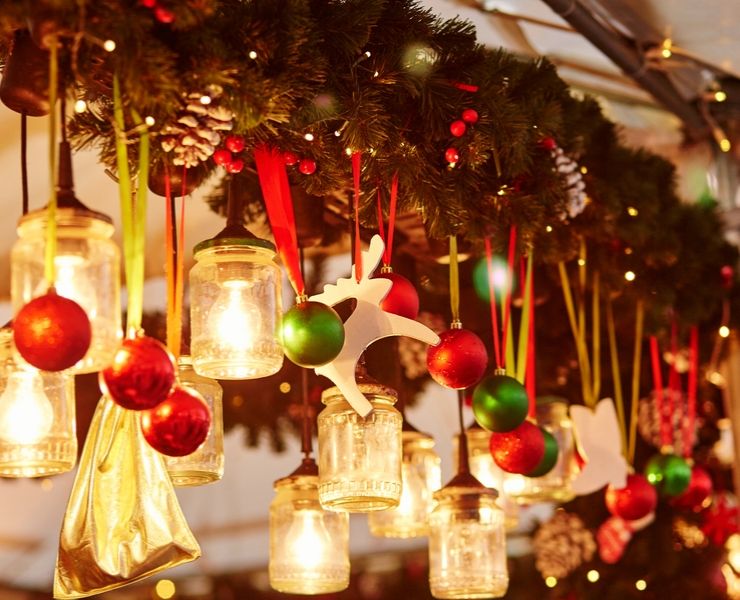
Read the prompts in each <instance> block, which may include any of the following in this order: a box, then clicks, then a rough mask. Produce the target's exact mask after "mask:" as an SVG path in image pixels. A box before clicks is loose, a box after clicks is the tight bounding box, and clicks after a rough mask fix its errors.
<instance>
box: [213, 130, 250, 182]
mask: <svg viewBox="0 0 740 600" xmlns="http://www.w3.org/2000/svg"><path fill="white" fill-rule="evenodd" d="M224 144H225V145H226V148H220V149H219V150H216V151H215V152H214V153H213V162H215V163H216V164H217V165H221V166H222V167H223V168H224V169H226V172H227V173H241V170H242V169H243V168H244V160H243V159H241V158H235V157H234V154H239V153H240V152H242V151H243V150H244V138H243V137H242V136H240V135H229V136H227V137H226V140H225V142H224Z"/></svg>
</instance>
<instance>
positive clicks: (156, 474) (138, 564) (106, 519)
mask: <svg viewBox="0 0 740 600" xmlns="http://www.w3.org/2000/svg"><path fill="white" fill-rule="evenodd" d="M138 418H139V417H138V415H137V414H136V413H135V412H134V411H131V410H125V409H123V408H121V407H119V406H118V405H117V404H116V403H115V402H113V401H112V400H110V399H109V398H105V397H104V398H103V399H102V400H101V401H100V402H99V404H98V407H97V409H96V411H95V415H94V416H93V419H92V423H91V425H90V432H89V433H88V436H87V440H86V442H85V448H84V450H83V453H82V458H81V460H80V466H79V470H78V472H77V477H76V478H75V482H74V487H73V488H72V494H71V496H70V498H69V503H68V504H67V512H66V514H65V515H64V523H63V525H62V532H61V536H60V540H59V554H58V555H57V564H56V571H55V573H54V598H59V599H66V598H84V597H86V596H91V595H94V594H99V593H101V592H105V591H108V590H112V589H114V588H118V587H121V586H124V585H126V584H129V583H132V582H134V581H138V580H140V579H143V578H145V577H148V576H149V575H153V574H154V573H157V572H159V571H162V570H164V569H168V568H170V567H174V566H176V565H179V564H181V563H185V562H189V561H191V560H195V559H196V558H198V557H199V556H200V547H199V546H198V542H197V541H196V540H195V538H194V537H193V534H192V533H191V532H190V529H189V528H188V525H187V523H186V522H185V517H184V516H183V514H182V511H181V510H180V505H179V504H178V501H177V497H176V496H175V491H174V488H173V487H172V483H171V482H170V478H169V475H168V474H167V469H166V467H165V462H164V459H163V457H162V456H161V455H160V454H159V453H158V452H156V451H155V450H154V449H153V448H151V447H150V446H149V445H148V444H147V442H146V440H145V439H144V436H143V434H142V433H141V430H140V429H139V423H138Z"/></svg>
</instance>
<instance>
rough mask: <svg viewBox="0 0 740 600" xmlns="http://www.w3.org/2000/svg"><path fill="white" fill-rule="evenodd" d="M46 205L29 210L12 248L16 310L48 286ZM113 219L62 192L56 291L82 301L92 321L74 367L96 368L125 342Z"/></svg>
mask: <svg viewBox="0 0 740 600" xmlns="http://www.w3.org/2000/svg"><path fill="white" fill-rule="evenodd" d="M46 225H47V212H46V209H41V210H37V211H33V212H30V213H28V214H27V215H25V216H23V217H22V218H21V220H20V222H19V224H18V235H19V239H18V241H16V243H15V244H14V245H13V250H12V252H11V261H10V264H11V267H10V280H11V298H12V302H13V312H14V313H17V312H18V311H19V310H20V309H21V308H23V306H25V305H26V304H27V303H28V302H29V301H31V300H32V299H33V298H35V297H37V296H41V295H42V294H44V293H46V291H47V287H48V285H47V282H46V279H45V277H44V247H45V245H46ZM113 231H114V228H113V222H112V221H111V219H110V218H109V217H107V216H106V215H103V214H100V213H97V212H93V211H91V210H89V209H87V208H85V207H84V205H82V204H81V203H80V202H79V201H78V200H77V199H76V198H74V197H72V198H71V199H70V198H66V199H65V196H63V195H60V201H59V208H58V209H57V254H56V256H55V258H54V266H55V267H56V281H55V287H56V291H57V293H58V294H59V295H60V296H64V297H65V298H70V299H72V300H74V301H75V302H77V303H78V304H79V305H80V306H81V307H82V308H83V309H84V310H85V312H86V313H87V316H88V318H89V319H90V325H91V326H92V341H91V343H90V349H89V350H88V351H87V354H86V355H85V356H84V357H83V358H82V359H81V360H80V361H79V362H78V363H77V364H76V365H75V366H74V367H72V369H70V371H71V372H72V373H92V372H95V371H99V370H101V369H103V368H104V367H106V366H107V365H108V364H109V363H110V361H111V360H112V359H113V355H114V354H115V352H116V350H117V349H118V346H119V344H120V342H121V337H122V331H121V300H120V296H121V275H120V262H121V256H120V251H119V250H118V246H116V244H115V243H114V242H113V240H112V239H111V238H112V236H113Z"/></svg>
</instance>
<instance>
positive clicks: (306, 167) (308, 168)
mask: <svg viewBox="0 0 740 600" xmlns="http://www.w3.org/2000/svg"><path fill="white" fill-rule="evenodd" d="M298 170H299V171H300V172H301V173H303V174H304V175H313V174H314V173H315V172H316V161H314V160H311V159H310V158H304V159H303V160H301V162H299V163H298Z"/></svg>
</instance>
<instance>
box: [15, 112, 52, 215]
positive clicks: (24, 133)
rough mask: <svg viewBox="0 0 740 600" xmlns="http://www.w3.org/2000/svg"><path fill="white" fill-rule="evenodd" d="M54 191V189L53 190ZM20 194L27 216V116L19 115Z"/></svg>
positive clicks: (24, 114) (24, 113)
mask: <svg viewBox="0 0 740 600" xmlns="http://www.w3.org/2000/svg"><path fill="white" fill-rule="evenodd" d="M55 189H56V188H55ZM21 193H22V198H23V205H22V207H23V214H24V215H27V214H28V115H27V114H26V111H25V110H24V111H23V112H22V113H21Z"/></svg>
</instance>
